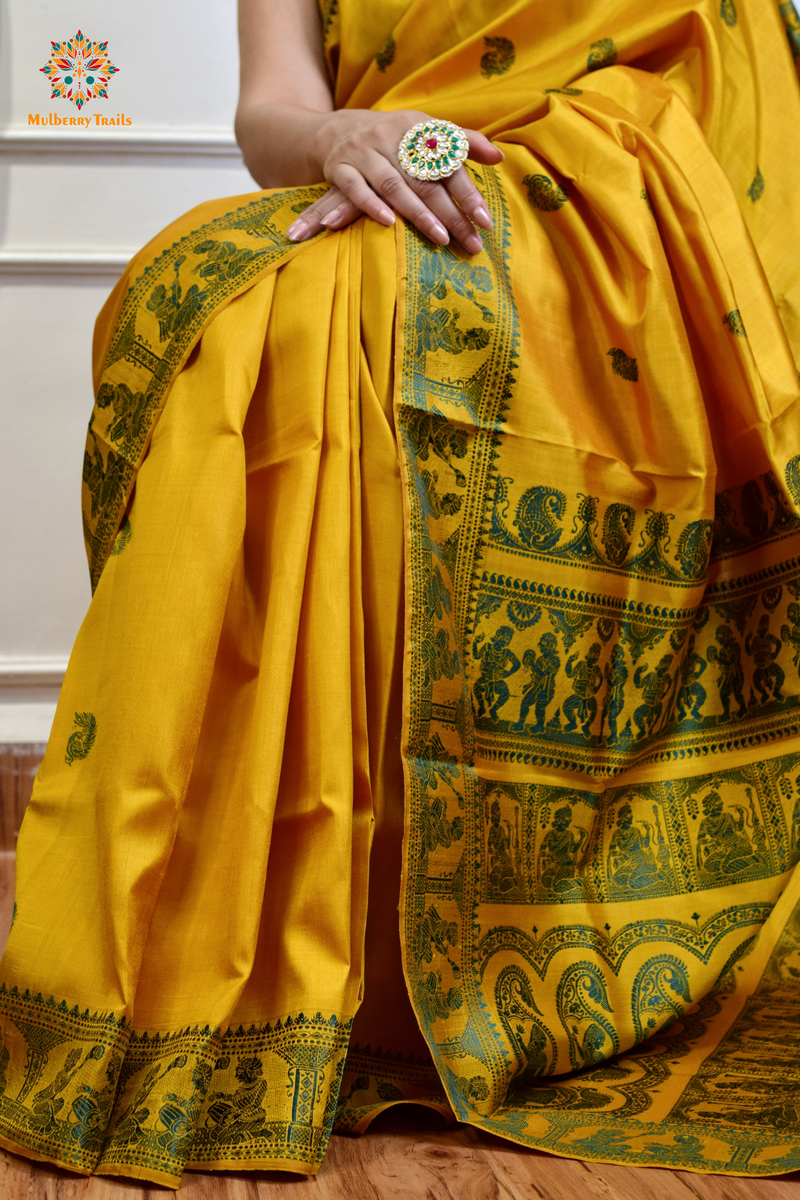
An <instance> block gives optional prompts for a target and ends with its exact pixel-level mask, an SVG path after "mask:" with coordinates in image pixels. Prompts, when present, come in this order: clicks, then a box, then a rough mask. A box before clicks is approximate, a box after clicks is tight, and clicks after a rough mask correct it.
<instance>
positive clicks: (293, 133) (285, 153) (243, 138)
mask: <svg viewBox="0 0 800 1200" xmlns="http://www.w3.org/2000/svg"><path fill="white" fill-rule="evenodd" d="M328 119H330V112H316V111H314V110H313V109H307V108H301V107H299V106H295V105H289V104H279V103H276V102H271V101H269V100H261V101H257V102H252V103H250V104H249V105H247V106H243V105H242V104H240V105H239V109H238V111H237V114H236V140H237V141H238V143H239V145H240V146H241V148H242V155H243V157H244V161H245V165H246V167H247V169H248V171H249V172H250V174H251V175H252V176H253V178H254V179H255V181H256V183H257V184H258V185H259V186H260V187H263V188H270V187H301V186H303V185H304V184H309V183H321V182H322V181H323V180H324V173H323V169H322V162H321V161H320V158H319V156H318V154H317V152H316V149H315V147H316V144H317V134H318V133H319V132H320V129H321V127H322V125H323V122H325V121H326V120H328Z"/></svg>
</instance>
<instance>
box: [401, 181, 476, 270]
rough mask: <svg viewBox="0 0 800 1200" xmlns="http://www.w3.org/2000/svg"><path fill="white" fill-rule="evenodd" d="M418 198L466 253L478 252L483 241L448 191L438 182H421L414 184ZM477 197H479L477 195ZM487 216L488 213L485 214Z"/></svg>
mask: <svg viewBox="0 0 800 1200" xmlns="http://www.w3.org/2000/svg"><path fill="white" fill-rule="evenodd" d="M414 191H416V192H417V193H418V194H419V196H420V198H421V199H422V200H424V201H425V203H426V204H427V206H428V208H429V209H430V210H431V212H432V213H433V214H434V216H436V217H437V218H438V220H439V221H440V222H441V223H442V225H444V227H445V229H446V230H447V231H448V233H449V234H450V235H451V237H453V238H454V239H455V241H457V242H459V243H460V245H462V246H463V247H464V249H465V250H466V251H467V253H468V254H480V252H481V250H483V242H482V241H481V238H480V234H478V233H477V232H476V231H475V226H474V225H473V224H472V221H471V220H469V218H468V217H467V215H466V214H465V213H464V212H462V210H461V209H460V208H459V207H458V205H457V204H455V203H454V202H453V200H452V198H451V196H450V195H449V194H448V192H447V191H446V190H445V189H444V188H443V187H442V186H441V184H438V183H421V184H416V185H415V186H414ZM478 199H479V200H480V199H481V197H480V195H478ZM486 215H487V217H488V215H489V214H488V213H487V214H486Z"/></svg>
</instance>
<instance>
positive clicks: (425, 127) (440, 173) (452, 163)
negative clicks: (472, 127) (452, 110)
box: [397, 121, 469, 179]
mask: <svg viewBox="0 0 800 1200" xmlns="http://www.w3.org/2000/svg"><path fill="white" fill-rule="evenodd" d="M468 154H469V142H468V141H467V138H466V135H465V133H464V130H463V129H462V128H461V126H460V125H454V124H453V122H452V121H420V122H419V124H418V125H414V126H412V128H411V129H409V131H408V133H405V134H403V138H402V140H401V142H400V146H399V147H398V151H397V157H398V158H399V160H400V166H401V167H402V168H403V170H404V171H405V172H406V174H408V175H412V176H413V177H414V179H448V178H449V177H450V176H451V175H454V174H455V172H456V171H457V170H458V168H459V167H460V166H461V164H462V163H463V162H465V161H466V158H467V155H468Z"/></svg>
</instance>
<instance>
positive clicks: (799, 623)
mask: <svg viewBox="0 0 800 1200" xmlns="http://www.w3.org/2000/svg"><path fill="white" fill-rule="evenodd" d="M786 616H787V617H788V618H789V620H790V621H791V625H781V637H782V638H783V640H784V641H785V642H788V644H789V645H790V646H791V648H792V661H793V662H794V665H795V666H796V667H797V670H798V672H800V604H795V603H794V601H792V603H791V604H790V605H789V607H788V608H787V610H786Z"/></svg>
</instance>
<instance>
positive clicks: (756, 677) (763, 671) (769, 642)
mask: <svg viewBox="0 0 800 1200" xmlns="http://www.w3.org/2000/svg"><path fill="white" fill-rule="evenodd" d="M782 647H783V643H782V642H781V639H780V638H777V637H775V634H774V633H770V631H769V615H768V614H767V613H763V614H762V616H761V619H760V621H759V622H758V630H757V632H756V633H752V634H751V633H748V635H747V637H746V638H745V641H744V648H745V650H746V651H747V653H748V654H750V655H751V656H752V659H753V663H754V666H755V670H754V671H753V684H752V688H751V691H750V703H751V704H753V703H754V702H755V694H756V692H758V694H759V695H760V697H761V703H762V704H766V702H767V700H769V699H770V692H771V693H772V699H773V700H782V699H783V695H782V694H781V688H782V687H783V684H784V680H785V679H786V675H785V673H784V671H783V668H782V667H781V665H780V663H778V662H776V661H775V660H776V659H777V657H778V655H779V654H780V652H781V649H782Z"/></svg>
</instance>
